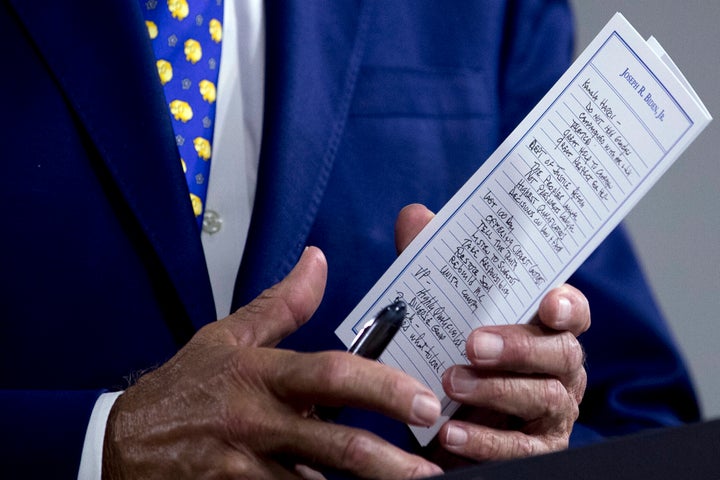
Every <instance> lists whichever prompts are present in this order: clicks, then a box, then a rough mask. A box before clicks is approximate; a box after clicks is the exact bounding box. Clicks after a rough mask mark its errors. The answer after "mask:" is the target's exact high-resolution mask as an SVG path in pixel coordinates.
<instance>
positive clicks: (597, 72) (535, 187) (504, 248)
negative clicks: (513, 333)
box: [336, 14, 711, 445]
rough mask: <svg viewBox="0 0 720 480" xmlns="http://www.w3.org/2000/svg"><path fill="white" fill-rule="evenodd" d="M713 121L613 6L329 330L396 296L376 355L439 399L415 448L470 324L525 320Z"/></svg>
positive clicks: (357, 323) (348, 335) (345, 326)
mask: <svg viewBox="0 0 720 480" xmlns="http://www.w3.org/2000/svg"><path fill="white" fill-rule="evenodd" d="M710 120H711V117H710V114H709V113H708V111H707V110H706V109H705V107H704V106H703V104H702V102H701V101H700V99H699V98H698V97H697V95H696V94H695V92H694V91H693V90H692V88H691V87H690V85H689V84H688V83H687V81H686V80H685V79H684V77H683V75H682V74H681V73H680V71H679V70H678V69H677V67H676V66H675V64H674V63H673V62H672V60H670V58H669V57H668V56H667V54H666V53H665V52H664V51H663V49H662V47H661V46H660V44H659V43H658V42H657V41H655V40H654V39H653V38H651V39H650V40H648V41H645V40H643V38H642V37H640V35H639V34H638V33H637V32H636V31H635V29H634V28H633V27H632V26H631V25H630V24H629V23H628V22H627V21H626V20H625V18H624V17H623V16H622V15H620V14H616V15H615V16H614V17H613V18H612V19H611V21H610V22H609V23H608V24H607V25H606V26H605V28H604V29H603V30H602V31H601V32H600V33H599V34H598V36H597V37H595V39H594V40H593V41H592V43H591V44H590V46H588V48H587V49H586V50H585V51H584V52H583V53H582V54H581V55H580V56H579V58H578V59H577V60H576V61H575V63H573V65H572V66H571V67H570V69H569V70H568V71H567V72H565V74H564V75H563V76H562V77H561V78H560V80H559V81H558V82H557V83H556V84H555V86H554V87H553V88H552V89H551V90H550V91H549V92H548V93H547V95H545V97H544V98H543V99H542V100H541V101H540V103H539V104H538V105H537V106H536V107H535V108H534V109H533V110H532V111H531V112H530V114H529V115H528V116H527V117H526V118H525V119H524V120H523V121H522V123H520V125H519V126H518V127H517V128H516V129H515V131H514V132H513V133H512V134H511V135H510V136H509V137H508V138H507V139H506V140H505V141H504V142H503V143H502V145H500V147H499V148H498V149H497V150H496V151H495V152H494V153H493V154H492V156H491V157H490V158H489V159H488V160H487V161H485V162H484V163H483V164H482V166H481V167H480V169H479V170H478V171H477V172H476V173H475V174H474V175H473V176H472V177H471V178H470V179H469V180H468V182H467V183H466V184H465V185H464V186H463V187H462V188H461V189H460V190H459V191H458V192H457V194H455V196H454V197H453V198H452V199H451V200H450V201H449V202H448V203H447V204H446V205H445V206H444V207H443V208H442V210H441V211H440V212H438V214H437V216H436V217H435V218H434V219H433V221H432V222H431V223H430V224H429V225H428V226H427V227H426V228H425V229H424V230H423V231H422V232H421V233H420V235H419V236H418V237H417V238H416V239H415V241H414V242H413V243H412V244H411V245H410V246H409V247H408V248H407V249H406V250H405V251H404V252H403V253H402V255H400V256H399V257H398V259H397V261H396V262H395V263H393V265H392V266H391V267H390V268H389V269H388V271H387V272H386V273H385V274H384V275H383V276H382V277H381V278H380V280H379V281H378V282H377V284H376V285H375V286H374V287H373V288H372V289H371V290H370V292H369V293H368V294H367V295H366V296H365V298H364V299H363V300H362V301H361V302H360V303H359V304H358V306H357V307H356V308H355V309H354V310H353V312H352V313H351V314H350V315H349V316H348V318H347V319H346V320H345V321H344V322H343V323H342V324H341V325H340V326H339V327H338V329H337V331H336V333H337V335H338V336H339V337H340V339H341V340H342V341H343V342H344V343H345V344H346V345H349V344H350V343H351V342H352V340H353V338H354V337H355V335H356V333H357V332H358V330H359V329H360V328H361V326H362V325H363V324H364V323H365V322H367V321H368V319H370V318H372V316H373V315H374V314H375V313H377V312H378V311H379V310H381V309H382V308H383V307H384V306H385V305H387V304H389V303H391V302H392V301H393V300H394V299H396V298H398V297H400V298H403V299H404V300H405V302H406V303H407V305H408V312H407V316H406V319H405V322H404V324H403V326H402V328H401V331H400V332H399V333H398V335H397V336H396V337H395V339H394V341H393V342H392V343H391V344H390V346H389V347H388V348H387V350H386V351H385V353H384V354H383V356H382V357H380V361H382V362H383V363H385V364H387V365H391V366H393V367H396V368H399V369H401V370H403V371H405V372H407V373H408V374H410V375H412V376H414V377H416V378H418V379H420V380H421V381H423V382H424V383H426V384H427V385H428V386H429V387H430V388H431V389H432V390H433V391H434V392H435V394H436V395H437V396H438V398H440V399H442V404H443V411H442V417H441V418H440V420H439V421H438V423H437V424H436V425H435V426H434V427H430V428H423V427H411V428H412V429H413V432H414V433H415V436H416V437H417V439H418V441H419V442H420V443H421V444H422V445H426V444H427V443H428V442H429V441H430V440H431V439H432V438H433V437H434V436H435V434H436V433H437V431H438V430H439V428H440V426H441V425H442V424H443V423H444V422H445V421H446V420H447V419H448V418H449V417H450V416H451V415H452V414H453V413H454V412H455V410H456V409H457V407H458V405H457V404H456V403H455V402H452V401H450V400H449V399H448V398H447V397H446V396H445V394H444V392H443V389H442V384H441V378H442V374H443V372H444V371H445V369H446V368H448V367H449V366H451V365H454V364H467V363H468V361H467V358H466V352H465V340H466V338H467V336H468V335H469V334H470V332H471V331H472V330H473V329H475V328H477V327H480V326H483V325H500V324H514V323H524V322H528V321H530V320H531V318H532V317H533V316H534V315H535V313H536V311H537V308H538V305H539V303H540V300H541V299H542V298H543V296H544V295H545V294H546V293H547V292H548V291H549V290H550V289H552V288H553V287H556V286H559V285H561V284H562V283H563V282H565V281H566V280H567V279H568V278H569V277H570V275H571V274H572V273H573V272H574V271H575V270H576V269H577V268H578V267H579V266H580V265H581V264H582V262H583V261H585V259H586V258H587V257H588V256H589V255H590V254H591V253H592V251H593V250H594V249H595V248H596V247H597V246H598V245H599V244H600V243H601V242H602V240H603V239H604V238H605V237H606V236H607V235H608V234H609V233H610V232H611V231H612V229H613V228H615V227H616V226H617V225H618V223H619V222H620V221H621V220H622V218H623V217H624V216H625V215H626V214H627V213H628V212H629V211H630V209H631V208H632V207H633V206H634V205H635V204H636V203H637V202H638V200H639V199H640V198H641V197H642V196H643V195H644V194H645V193H646V192H647V191H648V189H649V188H650V187H651V186H652V185H653V184H654V183H655V182H656V181H657V180H658V178H659V177H660V176H661V175H662V174H663V173H664V172H665V171H666V170H667V168H668V167H669V166H670V165H671V164H672V163H673V161H675V159H676V158H677V157H678V156H679V155H680V153H681V152H682V151H683V150H684V149H685V148H686V147H687V146H688V145H689V144H690V143H691V142H692V141H693V140H694V139H695V137H696V136H697V135H698V134H699V133H700V131H702V129H703V128H704V127H705V126H706V125H707V124H708V123H709V122H710ZM478 135H482V132H478ZM482 160H483V159H480V158H479V159H478V164H480V163H481V162H482ZM431 181H432V180H431V179H428V182H431ZM430 186H431V185H429V187H430Z"/></svg>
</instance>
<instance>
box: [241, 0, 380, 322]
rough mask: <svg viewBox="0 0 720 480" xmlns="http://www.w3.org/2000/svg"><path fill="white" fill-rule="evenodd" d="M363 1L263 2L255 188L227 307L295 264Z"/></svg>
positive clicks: (346, 99)
mask: <svg viewBox="0 0 720 480" xmlns="http://www.w3.org/2000/svg"><path fill="white" fill-rule="evenodd" d="M366 3H368V2H353V3H351V2H324V1H310V0H289V1H273V2H266V18H267V21H266V32H267V33H266V38H267V42H266V45H267V54H266V58H267V60H266V81H265V121H264V127H263V143H262V148H261V155H260V166H259V172H258V187H257V193H256V196H255V206H254V210H253V216H252V220H251V225H250V232H249V236H248V240H247V243H246V247H245V254H244V256H243V261H242V264H241V266H240V273H239V275H238V281H237V284H236V288H235V296H234V299H233V307H234V308H237V307H239V306H241V305H244V304H245V303H247V302H248V301H250V300H251V299H252V298H254V297H255V296H256V295H257V294H258V293H260V291H262V290H263V289H264V288H267V287H269V286H271V285H272V284H274V283H276V282H277V281H279V280H280V279H281V278H282V277H284V276H285V275H286V274H287V273H288V272H289V271H290V270H291V269H292V267H293V266H294V264H295V262H296V261H297V259H298V257H299V255H300V254H301V253H302V250H303V248H304V247H305V242H306V239H307V236H308V233H309V231H310V228H311V226H312V224H313V222H314V219H315V216H316V214H317V210H318V207H319V205H320V201H321V200H322V196H323V193H324V190H325V187H326V184H327V180H328V177H329V175H330V171H331V169H332V165H333V161H334V159H335V153H336V149H337V147H338V144H339V142H340V139H341V136H342V134H343V131H344V127H345V122H346V119H347V115H348V108H349V104H350V100H351V98H352V93H353V90H354V86H355V81H356V78H357V74H358V70H359V67H360V63H361V57H362V54H363V50H364V45H365V38H366V33H367V25H368V23H369V22H368V20H369V12H368V10H369V8H367V5H366Z"/></svg>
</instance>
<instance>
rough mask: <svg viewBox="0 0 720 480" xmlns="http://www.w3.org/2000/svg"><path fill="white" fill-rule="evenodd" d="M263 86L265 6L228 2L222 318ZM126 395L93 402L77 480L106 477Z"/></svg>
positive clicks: (215, 220) (216, 215)
mask: <svg viewBox="0 0 720 480" xmlns="http://www.w3.org/2000/svg"><path fill="white" fill-rule="evenodd" d="M159 8H162V7H161V6H160V5H159ZM264 80H265V12H264V7H263V2H262V0H230V1H225V4H224V8H223V41H222V52H221V56H220V72H219V78H218V86H217V108H216V113H215V129H214V133H213V156H212V159H211V164H210V179H209V184H208V195H207V199H206V201H205V212H206V216H205V222H204V226H203V233H202V234H201V238H202V244H203V250H204V252H205V261H206V262H207V267H208V271H209V273H210V282H211V284H212V290H213V296H214V298H215V309H216V311H217V315H218V318H222V317H225V316H227V315H228V314H229V313H230V304H231V302H232V295H233V289H234V285H235V277H236V275H237V271H238V268H239V266H240V260H241V257H242V252H243V250H244V248H245V240H246V239H247V231H248V227H249V225H250V215H251V212H252V207H253V201H254V198H255V188H256V185H257V170H258V161H259V158H260V142H261V139H262V124H263V102H264ZM121 393H122V392H112V393H105V394H103V395H101V396H100V397H99V398H98V400H97V402H96V403H95V407H94V408H93V411H92V414H91V417H90V421H89V423H88V428H87V431H86V434H85V442H84V444H83V451H82V459H81V461H80V469H79V471H78V479H81V480H86V479H97V480H99V479H100V478H101V476H102V450H103V439H104V437H105V424H106V423H107V419H108V415H109V414H110V409H111V408H112V406H113V404H114V403H115V399H117V397H118V396H120V394H121Z"/></svg>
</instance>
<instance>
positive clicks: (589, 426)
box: [500, 0, 699, 445]
mask: <svg viewBox="0 0 720 480" xmlns="http://www.w3.org/2000/svg"><path fill="white" fill-rule="evenodd" d="M507 19H508V20H507V22H508V25H507V28H506V32H507V33H506V39H507V43H506V47H505V49H504V51H503V55H502V65H501V72H500V85H501V87H500V98H501V108H502V113H501V114H502V127H501V128H502V134H503V135H508V134H509V133H510V132H511V131H512V129H513V128H514V127H515V125H516V124H517V123H518V122H519V121H520V120H522V118H523V117H524V115H526V114H527V112H528V111H529V110H530V109H531V108H532V107H533V106H534V105H535V104H536V103H537V101H538V100H539V99H540V98H541V97H542V96H543V95H544V94H545V92H547V90H549V88H550V87H551V86H552V84H553V83H554V82H555V80H556V79H557V78H558V77H559V76H560V75H561V74H562V73H563V72H564V71H565V69H566V68H567V67H568V65H569V63H570V60H571V57H572V51H573V29H572V24H573V20H572V15H571V13H570V11H569V7H568V6H567V5H566V3H565V2H560V1H553V0H548V1H525V2H511V3H510V7H509V10H508V15H507ZM569 283H571V284H573V285H574V286H576V287H577V288H579V289H580V290H581V291H582V292H583V293H584V294H585V296H586V297H587V298H588V300H589V302H590V309H591V312H592V326H591V327H590V330H589V331H588V332H587V333H585V334H583V335H582V336H581V339H580V340H581V343H582V344H583V347H584V349H585V352H586V369H587V373H588V387H587V390H586V393H585V398H584V400H583V404H582V405H581V406H580V418H579V421H578V423H577V425H576V428H575V430H574V432H573V436H572V437H571V443H572V444H574V445H578V444H582V443H588V442H590V441H592V440H594V439H597V438H600V437H603V436H612V435H621V434H625V433H630V432H634V431H637V430H640V429H643V428H651V427H662V426H670V425H676V424H679V423H682V422H690V421H696V420H698V419H699V411H698V406H697V400H696V398H695V394H694V392H693V388H692V385H691V381H690V378H689V375H688V371H687V369H686V367H685V365H684V362H683V359H682V357H681V355H680V353H679V352H678V349H677V346H676V344H675V341H674V339H673V338H672V335H671V333H670V331H669V329H668V327H667V325H666V323H665V320H664V318H663V316H662V314H661V313H660V311H659V309H658V307H657V306H656V303H655V301H654V299H653V296H652V294H651V292H650V289H649V287H648V284H647V281H646V279H645V278H644V276H643V273H642V271H641V267H640V265H639V263H638V260H637V259H636V257H635V254H634V252H633V250H632V247H631V244H630V241H629V239H628V237H627V235H626V233H625V231H624V229H623V227H619V228H618V229H616V230H615V231H614V232H613V233H612V234H611V235H610V236H609V237H608V238H607V240H606V241H605V242H604V243H602V244H601V245H600V247H598V249H597V250H596V251H595V252H594V253H593V255H592V256H591V257H590V258H589V259H588V260H587V261H586V262H585V263H584V264H583V265H582V266H581V267H580V268H579V269H578V271H577V272H576V273H575V275H573V276H572V278H571V279H570V280H569Z"/></svg>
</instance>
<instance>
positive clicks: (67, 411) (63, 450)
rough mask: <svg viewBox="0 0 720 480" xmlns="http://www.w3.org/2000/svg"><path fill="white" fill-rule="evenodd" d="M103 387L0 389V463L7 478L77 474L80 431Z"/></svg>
mask: <svg viewBox="0 0 720 480" xmlns="http://www.w3.org/2000/svg"><path fill="white" fill-rule="evenodd" d="M101 393H103V392H102V391H94V390H82V391H64V390H52V391H51V390H47V391H42V390H3V391H0V445H2V448H1V449H0V465H2V470H3V475H7V478H42V477H44V476H47V474H48V472H52V476H53V478H77V474H78V465H79V464H80V456H81V453H82V447H83V441H84V439H85V431H86V429H87V424H88V421H89V419H90V414H91V413H92V409H93V406H94V405H95V401H96V400H97V398H98V397H99V396H100V394H101Z"/></svg>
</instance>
